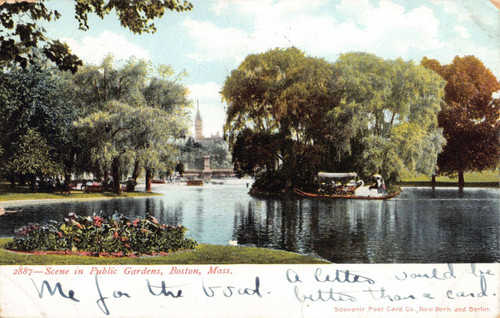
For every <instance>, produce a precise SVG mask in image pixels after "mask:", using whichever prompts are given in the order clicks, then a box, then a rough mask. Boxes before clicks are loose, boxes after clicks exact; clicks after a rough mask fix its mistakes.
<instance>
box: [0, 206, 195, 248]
mask: <svg viewBox="0 0 500 318" xmlns="http://www.w3.org/2000/svg"><path fill="white" fill-rule="evenodd" d="M186 230H187V229H186V228H185V227H183V226H181V225H177V226H172V225H167V224H160V223H159V222H158V220H157V219H156V218H155V217H154V216H151V215H146V217H144V218H139V217H137V218H135V219H133V220H131V219H128V218H127V217H125V216H123V215H120V214H113V215H112V216H110V217H108V216H79V215H76V214H74V213H70V214H68V217H67V218H65V219H64V222H56V221H50V222H49V223H48V224H46V225H37V224H30V225H27V226H24V227H22V228H21V229H19V230H18V231H17V233H16V234H17V235H16V237H15V238H14V239H13V241H10V242H9V243H7V245H6V248H7V249H10V250H14V251H24V252H40V251H43V252H50V253H58V252H59V253H63V254H64V253H74V254H79V255H86V256H116V257H122V256H129V257H134V256H140V255H164V254H166V253H172V252H176V251H180V250H191V249H194V248H195V247H196V246H197V243H196V242H195V241H194V240H192V239H187V238H185V237H184V234H185V232H186Z"/></svg>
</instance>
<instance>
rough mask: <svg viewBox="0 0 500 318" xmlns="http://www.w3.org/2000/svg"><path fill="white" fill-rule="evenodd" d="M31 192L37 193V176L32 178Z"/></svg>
mask: <svg viewBox="0 0 500 318" xmlns="http://www.w3.org/2000/svg"><path fill="white" fill-rule="evenodd" d="M30 188H31V192H33V193H37V190H38V189H37V187H36V176H33V177H32V178H31V184H30Z"/></svg>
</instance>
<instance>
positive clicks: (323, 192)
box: [293, 172, 400, 200]
mask: <svg viewBox="0 0 500 318" xmlns="http://www.w3.org/2000/svg"><path fill="white" fill-rule="evenodd" d="M356 178H357V173H355V172H347V173H331V172H320V173H318V179H319V180H321V181H322V182H321V183H320V187H319V189H318V193H309V192H305V191H302V190H301V189H297V188H295V189H293V192H294V193H295V194H296V195H298V196H302V197H308V198H324V199H358V200H388V199H391V198H394V197H395V196H397V195H398V194H399V193H400V192H399V191H398V192H394V193H388V192H387V190H386V188H385V183H384V179H383V178H382V176H381V175H379V174H375V175H373V176H372V180H373V184H372V185H365V183H364V182H363V180H358V181H355V180H356ZM342 179H351V180H350V181H349V182H347V183H344V184H343V183H341V182H340V180H342Z"/></svg>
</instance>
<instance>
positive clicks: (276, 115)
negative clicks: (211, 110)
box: [221, 48, 333, 187]
mask: <svg viewBox="0 0 500 318" xmlns="http://www.w3.org/2000/svg"><path fill="white" fill-rule="evenodd" d="M331 76H332V68H331V65H330V63H328V62H326V61H325V60H324V59H320V58H314V57H308V56H306V55H305V54H304V53H303V52H302V51H300V50H299V49H297V48H289V49H274V50H270V51H268V52H265V53H262V54H253V55H249V56H247V57H246V58H245V60H244V61H243V62H242V63H241V64H240V66H239V67H238V68H237V69H236V70H233V71H232V72H231V75H230V76H229V77H228V78H227V79H226V81H225V83H224V86H223V89H222V92H221V94H222V96H223V98H224V100H225V101H226V102H227V103H228V108H227V117H226V124H225V126H224V132H225V133H226V134H227V135H228V140H229V146H230V148H231V149H232V151H233V161H235V160H236V161H235V168H236V169H239V168H238V165H240V163H239V162H238V161H239V160H241V159H243V158H242V157H240V156H239V155H238V151H237V152H236V156H235V151H234V145H235V143H236V142H237V139H238V138H240V141H241V140H243V139H246V137H244V136H243V135H242V137H239V136H240V134H242V133H243V132H245V131H246V132H247V135H249V136H250V135H256V136H260V137H259V138H262V140H268V141H269V142H271V140H272V142H273V143H274V142H275V141H276V144H275V145H276V147H271V146H270V145H265V144H263V145H261V146H262V147H264V148H266V149H267V150H271V149H272V151H273V152H274V153H273V154H272V155H271V156H270V157H269V158H271V159H274V160H275V161H274V162H270V161H268V160H266V166H260V168H262V169H265V170H266V171H267V172H268V173H271V171H276V173H272V174H273V175H274V177H278V176H279V177H280V178H281V179H282V180H281V184H282V186H283V187H290V186H292V185H293V184H299V183H302V182H307V181H310V179H311V178H312V177H314V176H313V174H314V171H315V169H317V166H316V167H315V161H314V160H309V159H312V158H307V156H308V155H309V154H311V152H303V151H302V150H303V149H304V148H306V146H307V145H312V144H314V143H315V142H320V141H319V140H320V139H321V138H322V137H323V136H322V132H321V128H322V127H324V123H325V120H326V118H325V116H324V114H325V113H326V110H329V109H330V108H331V107H333V103H332V101H333V100H332V96H331V91H330V90H329V87H328V86H329V85H328V83H329V81H330V79H331ZM249 129H250V130H251V131H252V132H251V133H250V132H249V131H248V130H249ZM263 135H266V136H263ZM242 138H243V139H242ZM248 140H249V141H251V140H253V139H252V138H250V139H248ZM254 145H255V143H254ZM248 146H249V145H248ZM299 152H300V153H303V154H304V156H305V158H304V159H305V160H301V161H297V160H296V159H297V156H296V155H297V154H298V153H299ZM254 163H256V162H254ZM259 164H262V162H260V163H259ZM298 164H300V165H301V167H298V166H297V165H298ZM243 165H246V164H243ZM309 168H310V169H309Z"/></svg>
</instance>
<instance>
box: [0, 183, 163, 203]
mask: <svg viewBox="0 0 500 318" xmlns="http://www.w3.org/2000/svg"><path fill="white" fill-rule="evenodd" d="M156 195H159V194H157V193H147V192H122V193H121V194H119V195H118V194H116V193H113V192H94V193H85V192H83V191H71V193H70V194H61V193H31V192H29V189H28V188H27V187H18V188H16V189H15V190H11V189H10V187H9V185H8V184H5V183H4V184H0V202H1V201H11V200H47V199H55V200H65V199H66V200H67V199H77V200H85V199H98V198H102V199H105V198H107V199H109V198H132V197H145V196H156Z"/></svg>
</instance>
